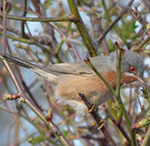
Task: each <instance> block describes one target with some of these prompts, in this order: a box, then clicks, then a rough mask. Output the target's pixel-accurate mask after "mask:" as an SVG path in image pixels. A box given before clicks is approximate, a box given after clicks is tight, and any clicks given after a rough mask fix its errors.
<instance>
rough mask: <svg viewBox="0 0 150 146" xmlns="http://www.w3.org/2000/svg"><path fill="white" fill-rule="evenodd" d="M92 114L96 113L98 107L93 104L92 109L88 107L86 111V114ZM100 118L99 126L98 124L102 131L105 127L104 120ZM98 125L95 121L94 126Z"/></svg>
mask: <svg viewBox="0 0 150 146" xmlns="http://www.w3.org/2000/svg"><path fill="white" fill-rule="evenodd" d="M92 112H96V107H95V105H94V104H92V106H91V107H90V108H88V107H87V109H86V113H92ZM99 118H100V120H99V124H98V125H99V127H98V130H99V129H101V128H102V127H103V126H104V125H105V123H104V120H103V119H102V118H101V117H100V116H99ZM96 123H97V122H96V121H94V122H93V123H92V125H96Z"/></svg>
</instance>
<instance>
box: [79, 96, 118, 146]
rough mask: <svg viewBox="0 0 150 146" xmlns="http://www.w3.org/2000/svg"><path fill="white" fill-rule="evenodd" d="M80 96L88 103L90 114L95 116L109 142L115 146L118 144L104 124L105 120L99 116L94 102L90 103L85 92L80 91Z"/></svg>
mask: <svg viewBox="0 0 150 146" xmlns="http://www.w3.org/2000/svg"><path fill="white" fill-rule="evenodd" d="M79 96H80V97H81V98H82V100H83V101H84V103H85V104H86V106H87V108H88V110H89V111H90V114H91V115H92V116H93V118H94V119H95V121H96V123H97V124H98V127H99V129H100V130H101V131H102V132H103V134H104V136H105V138H106V140H107V142H108V144H109V145H112V146H115V145H116V144H115V142H114V141H113V139H112V138H111V136H110V134H109V133H108V131H107V129H106V127H105V126H104V123H103V120H102V119H101V118H100V117H99V116H98V114H97V112H96V108H95V106H94V104H93V103H90V102H89V101H88V100H87V99H86V97H85V95H84V93H79Z"/></svg>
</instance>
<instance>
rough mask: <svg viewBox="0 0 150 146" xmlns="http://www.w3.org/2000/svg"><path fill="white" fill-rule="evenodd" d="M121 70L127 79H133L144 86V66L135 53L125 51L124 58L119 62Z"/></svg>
mask: <svg viewBox="0 0 150 146" xmlns="http://www.w3.org/2000/svg"><path fill="white" fill-rule="evenodd" d="M121 69H122V70H123V72H124V73H125V75H126V76H128V77H134V78H136V80H139V81H140V82H142V83H143V84H145V85H146V82H145V81H144V79H143V73H144V66H143V63H142V61H141V60H140V58H139V57H138V56H137V54H136V53H134V52H133V51H130V50H125V53H124V56H123V58H122V61H121Z"/></svg>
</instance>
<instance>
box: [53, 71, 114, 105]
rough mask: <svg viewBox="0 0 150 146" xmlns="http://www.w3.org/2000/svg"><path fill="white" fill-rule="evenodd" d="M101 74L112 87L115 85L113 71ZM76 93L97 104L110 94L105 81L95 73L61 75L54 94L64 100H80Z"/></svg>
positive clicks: (106, 98)
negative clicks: (82, 94)
mask: <svg viewBox="0 0 150 146" xmlns="http://www.w3.org/2000/svg"><path fill="white" fill-rule="evenodd" d="M102 75H103V77H104V78H105V80H106V81H107V82H108V83H109V84H110V85H111V86H112V87H113V88H115V87H116V77H117V76H116V73H115V72H114V71H110V72H107V73H106V74H102ZM78 93H84V95H85V97H86V98H87V99H88V100H89V101H91V102H93V103H94V104H96V105H97V106H98V105H99V104H102V103H103V102H105V101H106V100H108V98H109V95H110V94H111V92H110V90H109V89H108V87H107V86H106V85H105V83H104V82H103V81H102V80H101V79H100V78H99V77H98V76H97V75H96V74H95V73H94V74H91V75H89V76H79V75H63V76H61V78H60V80H59V84H58V86H57V90H56V96H57V97H62V98H63V99H65V100H76V101H82V99H81V97H79V95H78ZM110 97H111V95H110Z"/></svg>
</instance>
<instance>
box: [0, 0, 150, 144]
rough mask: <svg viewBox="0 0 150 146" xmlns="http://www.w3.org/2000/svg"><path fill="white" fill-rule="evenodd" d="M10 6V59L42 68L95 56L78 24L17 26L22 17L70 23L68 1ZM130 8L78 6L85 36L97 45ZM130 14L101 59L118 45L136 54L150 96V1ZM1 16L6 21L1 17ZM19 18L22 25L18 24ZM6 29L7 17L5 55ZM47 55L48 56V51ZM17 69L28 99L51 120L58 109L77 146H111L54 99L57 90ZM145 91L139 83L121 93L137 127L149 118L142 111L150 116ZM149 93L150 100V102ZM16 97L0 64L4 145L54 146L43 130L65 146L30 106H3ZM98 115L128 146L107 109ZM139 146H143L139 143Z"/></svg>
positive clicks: (27, 0)
mask: <svg viewBox="0 0 150 146" xmlns="http://www.w3.org/2000/svg"><path fill="white" fill-rule="evenodd" d="M8 2H9V3H10V4H11V11H10V12H9V13H8V15H10V17H9V19H7V27H6V28H7V34H8V36H7V51H6V53H9V54H10V53H11V54H13V55H15V56H18V57H20V58H22V59H25V60H29V61H30V62H32V63H36V64H38V65H41V66H47V65H51V64H54V63H60V62H73V61H75V60H83V59H85V58H87V57H90V56H91V54H90V53H89V50H88V49H87V47H86V45H85V42H86V40H84V38H83V37H82V36H81V34H80V32H79V31H78V29H77V26H76V25H75V23H73V22H71V21H63V20H62V21H57V20H56V21H54V22H51V21H50V22H44V21H43V22H42V20H41V21H38V22H35V21H19V20H18V19H19V17H20V18H21V17H30V18H31V17H33V18H40V17H41V18H68V16H71V13H70V8H69V5H68V1H67V0H41V1H35V0H22V1H19V0H9V1H8ZM37 2H38V3H37ZM128 3H129V1H128V0H126V1H123V0H105V1H104V0H87V1H85V0H76V4H77V7H78V10H79V13H80V16H81V19H82V21H83V22H84V25H85V26H86V28H87V30H86V31H87V32H88V33H89V35H90V37H91V39H92V40H93V42H94V43H97V40H98V39H99V38H100V37H101V36H102V34H103V32H104V30H105V29H106V28H107V27H108V26H109V25H110V24H111V23H112V21H113V20H115V18H116V17H117V16H118V15H119V14H120V13H121V12H122V10H123V9H124V8H126V6H127V4H128ZM36 4H37V6H36ZM105 8H106V9H105ZM130 8H131V9H132V10H133V13H131V12H129V9H128V8H127V11H126V12H125V14H124V15H123V16H122V18H121V19H119V21H118V22H117V23H116V24H115V26H114V27H113V28H111V29H110V30H109V32H108V34H107V35H106V36H105V37H104V39H103V40H102V42H101V43H100V44H99V45H98V46H97V50H96V54H97V55H108V54H109V53H111V52H112V51H115V42H116V41H117V42H118V43H119V45H120V46H122V47H123V48H128V49H132V50H135V51H136V53H137V54H138V55H139V57H140V58H141V60H142V61H143V63H144V65H145V72H144V78H145V80H146V82H147V84H148V88H147V90H148V91H149V51H150V48H149V38H150V37H149V34H150V33H149V28H148V24H149V23H150V1H149V0H133V3H132V5H130ZM38 9H39V11H38ZM106 12H107V13H106ZM0 16H3V14H2V12H1V13H0ZM11 16H12V17H11ZM14 16H16V17H18V19H17V18H16V19H13V17H14ZM3 29H4V26H3V17H0V52H1V53H2V52H3ZM61 34H63V35H61ZM33 40H34V41H33ZM146 40H147V41H146ZM44 49H47V50H48V51H44ZM57 53H58V54H57ZM56 54H57V55H56ZM75 56H76V57H75ZM12 68H13V70H14V73H15V74H16V76H17V78H18V79H19V81H20V83H21V86H22V88H23V89H24V91H25V93H26V95H27V96H28V97H29V98H30V99H31V100H33V102H35V104H36V105H37V106H38V107H39V108H40V110H41V111H42V112H43V113H44V114H45V115H47V112H48V110H49V108H52V109H53V121H54V123H55V124H57V125H58V127H59V128H60V130H61V131H62V132H63V134H64V135H65V137H66V138H67V139H68V140H69V141H70V142H71V144H72V145H74V146H82V145H91V146H93V145H94V146H96V145H99V146H100V145H103V146H104V145H107V142H106V140H105V138H104V136H103V134H102V133H101V132H100V131H98V130H97V128H95V127H93V126H92V125H91V123H90V121H88V117H87V116H83V115H80V114H78V113H76V112H75V111H74V110H73V109H72V108H71V107H69V106H67V105H62V104H58V103H57V102H56V101H55V100H54V99H53V97H54V93H55V87H54V86H53V85H51V84H50V83H48V82H47V81H45V80H43V79H42V78H41V77H39V76H37V75H36V74H34V73H33V72H31V71H29V70H28V69H25V68H21V67H16V66H14V65H12ZM25 87H26V88H25ZM27 89H28V91H27ZM141 89H142V85H141V84H140V83H139V82H135V83H132V84H130V85H124V86H123V87H122V90H121V95H122V99H123V101H124V105H125V107H126V109H127V112H128V114H129V116H130V117H131V120H132V122H133V123H136V122H139V121H140V120H142V119H143V118H144V117H145V116H144V114H143V111H142V108H144V110H145V115H148V113H149V103H148V101H147V100H146V99H145V98H144V97H143V96H141V95H142V94H143V93H142V92H141ZM148 91H147V96H149V95H148ZM16 93H17V90H16V88H15V86H14V83H13V81H12V80H11V77H10V75H9V73H8V72H7V70H6V69H5V67H4V66H3V64H2V62H0V99H1V100H0V131H1V132H0V133H1V134H0V142H1V144H0V145H2V146H6V145H7V146H12V145H20V146H25V145H55V144H52V143H49V142H48V140H47V139H44V138H43V137H42V134H41V133H40V132H39V129H40V130H42V132H44V133H45V134H46V136H47V137H48V138H50V139H51V140H52V141H54V142H57V144H59V145H62V144H61V143H60V142H59V140H58V139H57V138H56V137H55V136H54V135H53V133H52V131H51V130H49V129H48V128H47V127H46V126H45V125H44V124H43V122H41V121H40V120H39V118H38V117H37V116H36V115H35V113H34V112H33V111H32V110H30V109H29V107H28V106H27V105H24V104H23V103H20V104H18V100H11V101H3V99H2V98H3V95H4V94H16ZM111 105H112V100H110V101H108V103H107V104H106V106H107V107H108V109H109V110H110V112H111V113H112V115H113V116H114V118H115V119H116V120H117V111H116V110H115V109H113V108H112V107H111ZM98 113H99V115H100V116H101V117H102V118H103V119H104V121H105V123H106V126H107V128H108V129H109V132H110V135H111V136H112V138H113V139H114V141H115V143H116V144H117V145H127V144H128V142H127V140H126V139H125V137H124V136H123V135H122V134H121V132H120V131H119V130H118V129H117V128H116V127H115V125H114V124H113V123H112V122H111V120H110V119H109V116H108V115H107V114H106V113H105V111H104V109H103V108H101V107H99V108H98ZM36 126H37V127H38V128H39V129H38V128H37V127H36ZM122 127H123V128H124V129H125V131H126V132H127V134H128V135H129V133H128V130H127V125H126V121H125V120H124V118H122ZM145 133H146V131H145V127H144V128H141V129H138V130H137V134H138V135H139V136H140V137H144V135H145ZM118 135H119V136H118ZM79 137H80V138H79ZM138 144H139V145H140V144H141V141H140V140H139V139H138Z"/></svg>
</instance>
